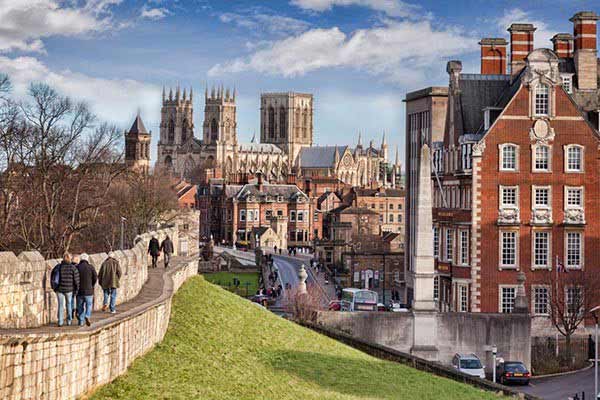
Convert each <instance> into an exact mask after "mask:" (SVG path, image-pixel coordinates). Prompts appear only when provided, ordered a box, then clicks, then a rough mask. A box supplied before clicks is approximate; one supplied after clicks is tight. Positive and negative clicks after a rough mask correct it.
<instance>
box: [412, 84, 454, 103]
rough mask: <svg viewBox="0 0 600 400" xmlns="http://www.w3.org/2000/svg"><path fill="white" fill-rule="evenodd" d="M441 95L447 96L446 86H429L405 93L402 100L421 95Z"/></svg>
mask: <svg viewBox="0 0 600 400" xmlns="http://www.w3.org/2000/svg"><path fill="white" fill-rule="evenodd" d="M433 96H441V97H448V86H430V87H428V88H425V89H420V90H416V91H414V92H410V93H407V94H406V99H405V100H404V101H412V100H417V99H420V98H423V97H433Z"/></svg>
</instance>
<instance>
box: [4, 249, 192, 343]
mask: <svg viewBox="0 0 600 400" xmlns="http://www.w3.org/2000/svg"><path fill="white" fill-rule="evenodd" d="M193 258H194V257H180V256H177V257H173V258H172V259H171V266H170V267H169V268H168V269H165V268H164V264H163V262H162V261H161V262H160V263H159V267H158V268H155V269H153V268H151V267H150V266H149V267H148V280H147V281H146V283H145V284H144V286H143V287H142V289H141V290H140V292H139V293H138V295H137V296H136V297H135V298H133V299H132V300H131V301H128V302H126V303H122V304H119V305H117V307H116V308H117V313H116V314H111V313H109V312H102V311H94V312H93V313H92V317H91V318H90V320H91V322H92V324H91V326H86V325H83V326H79V325H77V323H78V321H77V319H74V320H73V325H71V326H67V325H66V324H65V325H64V326H62V327H58V326H57V325H56V324H50V325H45V326H41V327H37V328H25V329H0V341H1V340H2V339H7V338H10V336H14V335H36V336H37V335H51V334H56V335H60V334H64V333H69V334H74V333H75V334H76V333H80V332H81V333H87V332H89V331H94V330H96V329H98V328H101V327H104V326H107V325H111V324H113V323H116V322H118V321H120V320H121V319H124V318H126V317H128V316H130V315H132V314H135V313H137V312H139V311H141V310H144V309H146V308H147V307H148V306H149V304H150V303H152V302H153V301H155V300H157V299H158V298H159V297H161V295H162V294H163V292H164V289H165V281H166V277H167V276H168V275H170V274H173V273H175V272H176V271H178V270H179V269H181V268H182V267H183V266H185V265H186V262H189V261H191V260H192V259H193ZM94 301H95V302H102V298H95V299H94Z"/></svg>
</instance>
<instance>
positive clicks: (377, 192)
mask: <svg viewBox="0 0 600 400" xmlns="http://www.w3.org/2000/svg"><path fill="white" fill-rule="evenodd" d="M352 189H353V190H354V192H355V193H356V195H357V196H360V197H371V196H377V197H404V196H405V192H404V190H403V189H390V188H379V189H368V188H361V187H354V188H352Z"/></svg>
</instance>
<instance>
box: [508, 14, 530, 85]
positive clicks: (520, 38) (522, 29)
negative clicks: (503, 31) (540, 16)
mask: <svg viewBox="0 0 600 400" xmlns="http://www.w3.org/2000/svg"><path fill="white" fill-rule="evenodd" d="M535 30H536V27H534V26H533V24H512V25H511V26H510V27H509V28H508V31H509V32H510V73H511V74H512V75H516V74H518V73H519V72H521V70H522V69H523V68H525V65H526V62H525V59H526V58H527V56H528V55H529V53H531V52H532V51H533V32H535Z"/></svg>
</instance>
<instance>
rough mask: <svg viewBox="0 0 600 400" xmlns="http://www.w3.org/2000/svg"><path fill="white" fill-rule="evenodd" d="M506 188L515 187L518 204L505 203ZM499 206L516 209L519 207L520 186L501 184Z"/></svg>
mask: <svg viewBox="0 0 600 400" xmlns="http://www.w3.org/2000/svg"><path fill="white" fill-rule="evenodd" d="M504 189H515V192H516V193H515V201H516V204H504ZM498 208H500V209H505V208H514V209H517V210H518V209H519V186H518V185H517V186H513V185H510V186H508V185H500V186H499V190H498Z"/></svg>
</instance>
